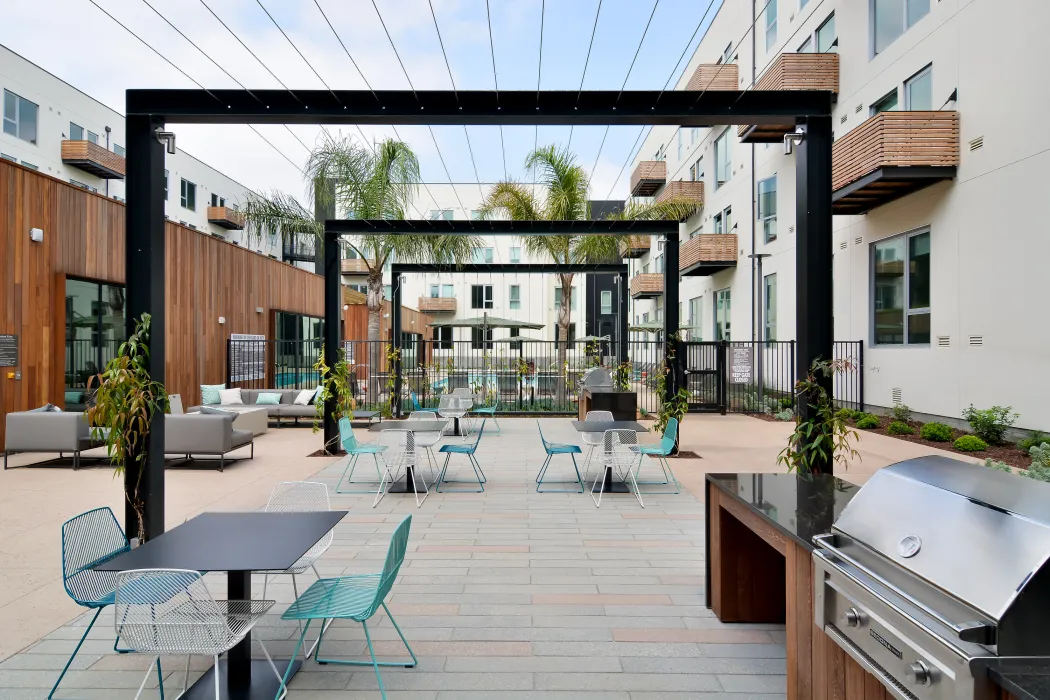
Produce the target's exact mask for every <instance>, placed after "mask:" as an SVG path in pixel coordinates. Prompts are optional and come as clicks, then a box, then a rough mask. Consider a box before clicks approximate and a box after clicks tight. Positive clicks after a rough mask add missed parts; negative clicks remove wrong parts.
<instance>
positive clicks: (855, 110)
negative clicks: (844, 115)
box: [853, 105, 864, 114]
mask: <svg viewBox="0 0 1050 700" xmlns="http://www.w3.org/2000/svg"><path fill="white" fill-rule="evenodd" d="M862 109H864V105H857V106H856V107H854V108H853V111H854V112H856V113H857V114H860V110H862Z"/></svg>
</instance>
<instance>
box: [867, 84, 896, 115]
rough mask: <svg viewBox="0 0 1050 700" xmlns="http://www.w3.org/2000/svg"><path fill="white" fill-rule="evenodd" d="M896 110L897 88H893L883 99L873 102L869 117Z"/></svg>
mask: <svg viewBox="0 0 1050 700" xmlns="http://www.w3.org/2000/svg"><path fill="white" fill-rule="evenodd" d="M895 109H897V88H893V91H892V92H889V93H887V94H886V95H885V96H884V97H882V98H880V99H878V100H876V101H875V104H873V105H872V106H871V110H870V111H871V116H873V117H874V116H875V115H876V114H878V113H880V112H892V111H893V110H895Z"/></svg>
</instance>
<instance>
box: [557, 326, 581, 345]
mask: <svg viewBox="0 0 1050 700" xmlns="http://www.w3.org/2000/svg"><path fill="white" fill-rule="evenodd" d="M560 333H561V326H560V325H558V324H557V323H555V324H554V343H555V346H557V343H558V341H559V340H561V338H560V337H559V334H560ZM566 340H567V341H568V342H567V343H566V347H571V346H569V344H568V343H574V342H576V324H575V323H570V324H569V334H568V335H567V336H566Z"/></svg>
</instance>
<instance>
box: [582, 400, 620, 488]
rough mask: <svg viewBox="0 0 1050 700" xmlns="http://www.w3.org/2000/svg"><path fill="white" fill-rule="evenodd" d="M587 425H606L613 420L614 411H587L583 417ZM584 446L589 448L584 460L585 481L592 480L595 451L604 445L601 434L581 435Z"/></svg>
mask: <svg viewBox="0 0 1050 700" xmlns="http://www.w3.org/2000/svg"><path fill="white" fill-rule="evenodd" d="M583 420H584V422H585V423H595V422H598V423H605V422H608V421H611V420H613V414H612V411H587V415H586V416H584V417H583ZM580 437H581V439H582V440H583V444H584V445H586V446H587V456H586V457H584V459H583V480H584V481H587V480H588V479H590V478H591V460H592V459H593V458H594V449H595V448H596V447H598V445H601V444H602V434H601V433H580Z"/></svg>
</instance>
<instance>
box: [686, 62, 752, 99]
mask: <svg viewBox="0 0 1050 700" xmlns="http://www.w3.org/2000/svg"><path fill="white" fill-rule="evenodd" d="M739 75H740V73H739V70H738V66H737V64H735V63H701V64H700V65H699V66H697V67H696V70H695V71H693V77H691V78H689V82H688V83H687V84H686V86H685V89H686V90H697V91H700V92H702V91H704V90H739V89H740V82H739V80H740V78H739Z"/></svg>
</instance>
